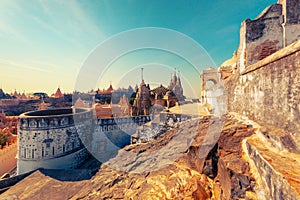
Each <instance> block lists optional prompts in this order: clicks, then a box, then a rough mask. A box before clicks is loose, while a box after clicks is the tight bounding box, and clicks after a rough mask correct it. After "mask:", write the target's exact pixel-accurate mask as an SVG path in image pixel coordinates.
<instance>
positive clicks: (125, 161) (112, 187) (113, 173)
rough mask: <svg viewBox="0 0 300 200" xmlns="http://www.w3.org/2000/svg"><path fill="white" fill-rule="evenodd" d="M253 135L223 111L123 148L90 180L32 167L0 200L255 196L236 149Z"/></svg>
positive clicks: (226, 197) (245, 164) (246, 166)
mask: <svg viewBox="0 0 300 200" xmlns="http://www.w3.org/2000/svg"><path fill="white" fill-rule="evenodd" d="M253 133H254V131H253V127H252V126H250V125H245V124H242V123H240V122H239V121H238V120H235V119H233V118H232V117H231V116H229V115H227V116H223V117H221V118H212V117H201V118H200V119H196V120H190V121H187V122H184V123H182V125H180V126H179V127H178V128H174V129H172V130H169V131H168V132H166V133H165V134H162V135H161V136H159V137H158V138H157V140H154V141H151V142H149V143H146V144H138V145H131V146H127V147H125V148H124V149H123V150H122V151H120V152H119V154H118V155H117V156H116V157H115V158H114V159H111V160H110V161H109V162H108V163H105V164H103V165H102V166H101V167H100V169H99V171H98V172H97V174H96V175H95V176H94V177H93V178H92V179H91V180H84V181H77V182H67V181H58V180H55V179H53V178H50V177H48V176H45V175H44V174H42V173H41V172H39V171H36V172H35V173H33V174H32V175H30V176H28V177H27V178H25V179H24V180H22V181H21V182H19V183H18V184H16V185H15V186H13V187H11V188H10V189H9V190H8V191H6V192H5V193H3V194H2V195H0V199H14V198H17V197H18V198H20V199H49V198H51V199H245V198H246V199H255V193H254V191H253V186H254V185H255V180H254V179H253V177H252V175H251V173H250V168H249V164H248V161H247V159H245V158H244V156H243V151H242V140H243V139H244V138H245V137H248V136H250V135H252V134H253ZM166 147H167V148H166ZM128 153H129V154H128ZM120 169H121V170H120ZM251 196H253V197H251ZM250 197H251V198H250Z"/></svg>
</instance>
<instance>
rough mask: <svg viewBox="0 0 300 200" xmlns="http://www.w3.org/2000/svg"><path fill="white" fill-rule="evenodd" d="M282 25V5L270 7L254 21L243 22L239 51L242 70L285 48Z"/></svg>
mask: <svg viewBox="0 0 300 200" xmlns="http://www.w3.org/2000/svg"><path fill="white" fill-rule="evenodd" d="M282 23H283V17H282V5H281V4H274V5H271V6H269V7H268V8H266V9H265V10H264V11H263V12H262V13H261V14H260V16H258V17H257V18H256V19H254V20H250V19H247V20H245V21H243V23H242V27H241V30H240V37H241V38H240V46H239V50H238V60H239V63H238V64H239V67H240V70H244V69H245V67H246V66H248V65H251V64H253V63H255V62H257V61H259V60H261V59H263V58H265V57H267V56H268V55H270V54H272V53H274V52H276V51H277V50H279V49H280V48H282V47H283V27H282V25H281V24H282Z"/></svg>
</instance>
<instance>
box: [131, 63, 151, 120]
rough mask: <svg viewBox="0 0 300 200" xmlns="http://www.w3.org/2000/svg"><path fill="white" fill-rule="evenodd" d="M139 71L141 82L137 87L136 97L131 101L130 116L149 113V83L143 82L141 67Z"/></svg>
mask: <svg viewBox="0 0 300 200" xmlns="http://www.w3.org/2000/svg"><path fill="white" fill-rule="evenodd" d="M141 72H142V82H141V84H140V86H139V88H138V91H137V93H136V98H135V100H134V102H133V106H132V109H131V115H132V116H138V115H149V109H150V106H151V101H150V90H149V85H148V86H147V85H146V84H145V82H144V78H143V68H142V69H141Z"/></svg>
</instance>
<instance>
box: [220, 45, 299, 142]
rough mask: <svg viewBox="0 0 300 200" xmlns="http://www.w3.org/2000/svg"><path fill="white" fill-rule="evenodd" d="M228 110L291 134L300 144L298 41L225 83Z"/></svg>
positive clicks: (233, 76)
mask: <svg viewBox="0 0 300 200" xmlns="http://www.w3.org/2000/svg"><path fill="white" fill-rule="evenodd" d="M225 90H226V93H227V105H228V111H233V112H237V113H240V114H241V115H245V116H247V117H249V118H250V119H252V120H254V121H258V122H261V123H262V124H269V125H273V126H276V127H281V128H284V129H286V130H288V131H290V132H291V133H292V134H293V135H292V137H293V138H294V139H295V141H296V142H297V143H298V144H300V124H299V119H300V104H299V100H300V41H298V42H295V43H293V44H291V45H289V46H288V47H286V48H283V49H281V50H279V51H278V52H276V53H275V54H272V55H271V56H269V57H267V58H265V59H263V60H261V61H259V62H257V63H255V64H253V65H251V66H249V67H248V68H247V69H246V70H244V71H243V72H242V73H241V75H238V74H235V75H232V76H231V77H230V78H229V79H226V80H225Z"/></svg>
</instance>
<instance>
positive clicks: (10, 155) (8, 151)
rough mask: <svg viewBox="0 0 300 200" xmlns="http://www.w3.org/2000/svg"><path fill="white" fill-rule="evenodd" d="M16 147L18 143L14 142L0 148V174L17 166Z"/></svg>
mask: <svg viewBox="0 0 300 200" xmlns="http://www.w3.org/2000/svg"><path fill="white" fill-rule="evenodd" d="M17 149H18V145H17V143H16V142H15V143H13V144H11V145H9V146H5V147H4V149H1V150H0V176H2V175H3V174H4V173H7V172H9V171H10V170H12V169H13V168H15V167H16V166H17V159H16V155H17Z"/></svg>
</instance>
